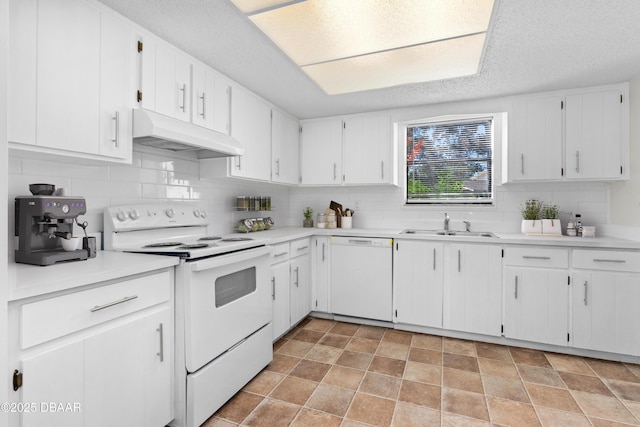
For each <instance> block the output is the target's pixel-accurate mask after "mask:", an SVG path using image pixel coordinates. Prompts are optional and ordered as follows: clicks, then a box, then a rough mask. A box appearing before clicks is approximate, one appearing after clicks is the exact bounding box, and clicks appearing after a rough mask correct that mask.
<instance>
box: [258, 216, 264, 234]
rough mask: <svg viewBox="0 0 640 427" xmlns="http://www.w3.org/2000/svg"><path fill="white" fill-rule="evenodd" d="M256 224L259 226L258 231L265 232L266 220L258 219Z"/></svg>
mask: <svg viewBox="0 0 640 427" xmlns="http://www.w3.org/2000/svg"><path fill="white" fill-rule="evenodd" d="M256 223H257V224H258V231H264V230H265V225H264V219H262V218H258V219H256Z"/></svg>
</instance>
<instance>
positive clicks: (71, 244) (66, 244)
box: [60, 237, 82, 252]
mask: <svg viewBox="0 0 640 427" xmlns="http://www.w3.org/2000/svg"><path fill="white" fill-rule="evenodd" d="M81 242H82V237H72V238H70V239H63V238H60V243H62V249H64V250H65V251H67V252H73V251H75V250H77V249H79V248H80V245H81Z"/></svg>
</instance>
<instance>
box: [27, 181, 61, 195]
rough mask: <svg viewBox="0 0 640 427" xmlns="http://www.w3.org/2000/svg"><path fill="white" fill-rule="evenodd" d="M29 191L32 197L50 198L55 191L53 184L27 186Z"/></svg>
mask: <svg viewBox="0 0 640 427" xmlns="http://www.w3.org/2000/svg"><path fill="white" fill-rule="evenodd" d="M29 191H31V194H33V195H34V196H50V195H52V194H53V193H54V191H56V186H55V185H53V184H29Z"/></svg>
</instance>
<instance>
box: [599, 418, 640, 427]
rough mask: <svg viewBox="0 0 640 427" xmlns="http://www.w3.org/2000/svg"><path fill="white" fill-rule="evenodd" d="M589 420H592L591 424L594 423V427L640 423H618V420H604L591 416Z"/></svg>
mask: <svg viewBox="0 0 640 427" xmlns="http://www.w3.org/2000/svg"><path fill="white" fill-rule="evenodd" d="M589 421H591V424H593V426H594V427H631V426H637V425H638V424H627V423H618V422H616V421H611V420H603V419H601V418H596V417H589Z"/></svg>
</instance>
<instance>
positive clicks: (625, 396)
mask: <svg viewBox="0 0 640 427" xmlns="http://www.w3.org/2000/svg"><path fill="white" fill-rule="evenodd" d="M605 383H606V384H607V385H608V386H609V388H610V389H611V390H612V391H613V393H614V394H615V395H616V396H618V398H620V399H622V400H631V401H633V402H640V384H638V383H630V382H627V381H618V380H605Z"/></svg>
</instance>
